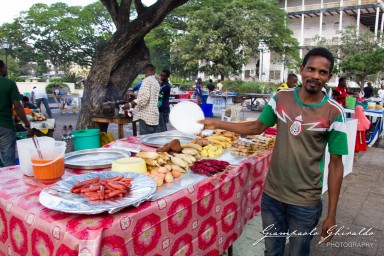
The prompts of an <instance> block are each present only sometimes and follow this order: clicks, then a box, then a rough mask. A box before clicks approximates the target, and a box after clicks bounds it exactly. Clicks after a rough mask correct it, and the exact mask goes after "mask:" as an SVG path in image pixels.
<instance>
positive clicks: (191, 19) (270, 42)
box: [172, 0, 297, 79]
mask: <svg viewBox="0 0 384 256" xmlns="http://www.w3.org/2000/svg"><path fill="white" fill-rule="evenodd" d="M286 18H287V17H286V14H285V12H284V10H282V9H281V8H280V7H279V6H278V4H277V2H276V1H274V0H252V1H251V0H234V1H225V0H215V1H212V0H207V1H204V4H202V5H201V6H200V8H199V9H197V10H194V11H192V12H189V13H188V14H187V19H186V33H185V34H183V33H181V34H180V36H179V37H178V38H177V40H175V42H174V43H173V44H172V60H173V62H175V63H179V66H182V67H183V68H184V71H185V73H187V74H188V73H190V72H192V71H196V69H199V70H200V71H203V72H206V73H207V74H209V75H220V76H221V78H222V79H223V78H224V77H227V76H228V75H230V74H238V72H239V71H241V69H242V66H243V65H244V64H246V63H247V62H248V61H249V59H250V58H251V57H254V56H256V55H257V54H258V53H259V44H260V43H261V42H262V43H263V45H265V46H267V47H268V48H269V49H270V50H272V51H275V52H278V53H280V54H283V53H285V54H287V55H293V56H295V57H297V50H296V47H297V41H296V40H295V39H294V38H293V37H292V32H291V31H290V30H289V29H288V28H287V27H286V26H285V25H284V24H285V22H286ZM199 61H204V63H201V62H200V63H199ZM198 63H199V65H198ZM180 64H181V65H180Z"/></svg>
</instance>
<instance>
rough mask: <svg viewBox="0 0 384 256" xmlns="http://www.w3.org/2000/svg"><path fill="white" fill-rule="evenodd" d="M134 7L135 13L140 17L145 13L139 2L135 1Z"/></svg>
mask: <svg viewBox="0 0 384 256" xmlns="http://www.w3.org/2000/svg"><path fill="white" fill-rule="evenodd" d="M135 7H136V11H137V15H141V14H142V13H143V12H144V11H145V7H144V5H143V3H142V2H141V0H135Z"/></svg>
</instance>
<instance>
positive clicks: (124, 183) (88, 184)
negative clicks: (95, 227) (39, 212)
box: [39, 171, 156, 214]
mask: <svg viewBox="0 0 384 256" xmlns="http://www.w3.org/2000/svg"><path fill="white" fill-rule="evenodd" d="M155 192H156V183H155V181H154V180H153V179H152V178H150V177H148V176H146V175H144V174H139V173H133V172H112V171H105V172H91V173H86V174H81V175H75V176H72V177H69V178H67V179H64V180H61V181H58V182H56V183H55V184H53V185H51V186H49V187H46V188H44V189H43V190H42V191H41V192H40V195H39V201H40V203H41V204H42V205H43V206H45V207H47V208H49V209H52V210H56V211H61V212H67V213H78V214H98V213H102V212H108V213H110V214H113V213H115V212H118V211H120V210H121V209H123V208H125V207H128V206H134V207H137V206H138V205H140V204H141V203H142V202H144V201H147V200H149V199H150V198H151V197H152V195H153V194H154V193H155Z"/></svg>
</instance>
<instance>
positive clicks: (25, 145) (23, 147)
mask: <svg viewBox="0 0 384 256" xmlns="http://www.w3.org/2000/svg"><path fill="white" fill-rule="evenodd" d="M36 139H37V140H38V142H39V145H40V147H41V148H46V149H52V148H54V147H55V139H53V138H51V137H38V138H36ZM16 145H17V153H18V155H19V161H20V168H21V170H22V172H23V173H24V175H27V176H33V170H32V165H31V160H30V151H29V150H30V149H31V148H35V145H34V144H33V140H32V139H31V138H29V139H22V140H17V141H16Z"/></svg>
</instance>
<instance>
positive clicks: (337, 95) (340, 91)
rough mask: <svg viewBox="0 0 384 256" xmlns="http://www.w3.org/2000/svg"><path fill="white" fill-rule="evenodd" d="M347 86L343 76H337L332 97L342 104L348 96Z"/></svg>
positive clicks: (343, 104)
mask: <svg viewBox="0 0 384 256" xmlns="http://www.w3.org/2000/svg"><path fill="white" fill-rule="evenodd" d="M348 93H349V90H348V87H347V80H346V79H345V77H340V78H339V84H338V85H337V87H336V89H335V91H334V92H333V94H332V95H333V98H334V99H335V100H336V101H337V102H338V103H339V104H340V105H342V106H345V98H346V97H348Z"/></svg>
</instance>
